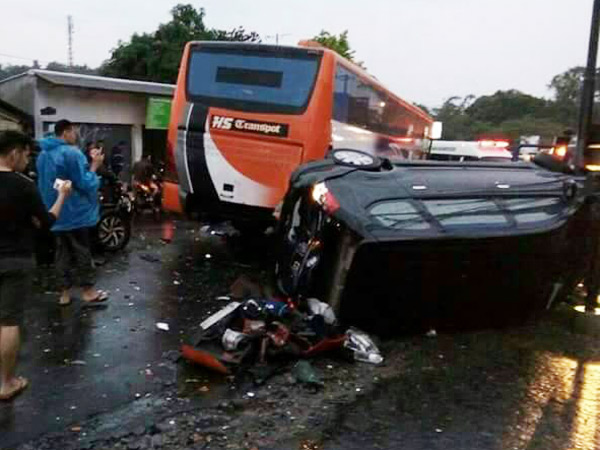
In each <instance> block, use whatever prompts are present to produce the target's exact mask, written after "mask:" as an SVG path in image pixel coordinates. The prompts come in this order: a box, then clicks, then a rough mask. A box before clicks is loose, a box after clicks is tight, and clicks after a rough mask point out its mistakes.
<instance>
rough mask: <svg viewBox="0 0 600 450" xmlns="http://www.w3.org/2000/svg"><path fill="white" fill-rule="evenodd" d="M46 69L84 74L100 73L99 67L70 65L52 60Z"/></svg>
mask: <svg viewBox="0 0 600 450" xmlns="http://www.w3.org/2000/svg"><path fill="white" fill-rule="evenodd" d="M46 70H54V71H56V72H69V73H80V74H83V75H98V69H93V68H91V67H88V66H87V65H83V66H78V65H74V66H69V65H67V64H62V63H59V62H51V63H48V65H47V66H46Z"/></svg>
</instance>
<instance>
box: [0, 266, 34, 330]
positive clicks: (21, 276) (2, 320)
mask: <svg viewBox="0 0 600 450" xmlns="http://www.w3.org/2000/svg"><path fill="white" fill-rule="evenodd" d="M30 291H31V271H30V270H25V269H21V268H19V269H0V326H3V327H9V326H19V325H21V324H22V323H23V311H24V306H25V301H26V300H27V299H29V293H30Z"/></svg>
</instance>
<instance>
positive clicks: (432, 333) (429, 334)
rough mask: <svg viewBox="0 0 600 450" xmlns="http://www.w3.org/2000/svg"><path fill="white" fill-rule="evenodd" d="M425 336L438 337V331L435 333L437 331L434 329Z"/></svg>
mask: <svg viewBox="0 0 600 450" xmlns="http://www.w3.org/2000/svg"><path fill="white" fill-rule="evenodd" d="M425 336H427V337H436V336H437V331H435V329H434V328H432V329H431V330H429V331H428V332H427V333H425Z"/></svg>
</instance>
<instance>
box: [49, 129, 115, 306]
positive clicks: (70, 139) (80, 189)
mask: <svg viewBox="0 0 600 450" xmlns="http://www.w3.org/2000/svg"><path fill="white" fill-rule="evenodd" d="M54 132H55V135H56V137H49V138H46V139H42V140H41V141H40V147H41V149H42V151H41V153H40V155H39V156H38V159H37V170H38V187H39V189H40V192H41V194H42V199H43V200H44V203H45V204H46V206H49V205H51V204H52V203H53V202H54V201H55V200H56V190H55V189H54V184H55V181H56V180H57V179H58V180H70V181H71V182H72V184H73V194H72V195H71V196H70V197H69V199H68V200H67V202H66V203H65V207H64V211H63V214H62V215H61V216H60V218H59V219H58V220H57V221H56V223H55V224H54V226H53V227H52V231H53V232H54V233H55V235H56V237H57V254H56V267H57V269H58V272H59V275H60V276H61V277H62V294H61V296H60V301H59V304H60V305H68V304H70V303H71V289H72V288H73V287H74V286H76V285H77V286H80V287H81V289H82V292H81V297H82V300H83V301H84V302H86V303H88V304H90V303H99V302H104V301H106V300H107V299H108V295H107V293H106V292H103V291H98V290H96V289H95V288H94V284H95V270H94V264H93V260H92V253H91V249H90V235H89V234H90V228H92V227H95V226H96V225H97V224H98V221H99V210H100V205H99V202H98V188H99V187H100V178H99V177H98V175H96V171H97V170H98V168H99V167H100V166H101V165H102V163H103V161H104V154H103V153H102V152H100V151H99V150H98V149H91V150H90V158H91V159H90V161H91V162H90V163H89V164H88V162H87V160H86V157H85V156H84V154H83V152H82V151H81V150H79V149H78V148H77V147H75V144H76V143H77V130H76V128H75V126H74V125H73V124H72V123H71V122H69V121H68V120H59V121H58V122H57V123H56V125H55V128H54Z"/></svg>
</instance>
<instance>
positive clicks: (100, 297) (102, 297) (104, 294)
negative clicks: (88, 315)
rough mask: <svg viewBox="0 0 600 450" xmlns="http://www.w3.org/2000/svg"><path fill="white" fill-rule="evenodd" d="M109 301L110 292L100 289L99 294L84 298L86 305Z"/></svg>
mask: <svg viewBox="0 0 600 450" xmlns="http://www.w3.org/2000/svg"><path fill="white" fill-rule="evenodd" d="M107 301H108V292H105V291H100V292H98V295H97V296H96V297H95V298H93V299H91V300H84V301H83V304H84V305H95V304H98V303H106V302H107Z"/></svg>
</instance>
